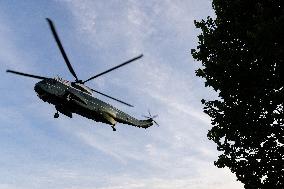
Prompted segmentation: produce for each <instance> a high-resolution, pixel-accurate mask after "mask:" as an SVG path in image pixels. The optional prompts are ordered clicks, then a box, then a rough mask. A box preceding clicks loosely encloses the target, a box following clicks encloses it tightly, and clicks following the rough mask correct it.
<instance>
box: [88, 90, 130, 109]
mask: <svg viewBox="0 0 284 189" xmlns="http://www.w3.org/2000/svg"><path fill="white" fill-rule="evenodd" d="M91 90H92V91H94V92H96V93H98V94H100V95H103V96H105V97H108V98H110V99H112V100H115V101H117V102H120V103H122V104H124V105H126V106H130V107H134V106H133V105H131V104H128V103H126V102H123V101H122V100H118V99H116V98H113V97H111V96H109V95H106V94H104V93H101V92H99V91H96V90H94V89H91Z"/></svg>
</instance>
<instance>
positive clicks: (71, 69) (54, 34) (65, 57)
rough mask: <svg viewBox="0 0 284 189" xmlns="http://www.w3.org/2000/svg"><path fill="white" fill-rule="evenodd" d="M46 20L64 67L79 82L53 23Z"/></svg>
mask: <svg viewBox="0 0 284 189" xmlns="http://www.w3.org/2000/svg"><path fill="white" fill-rule="evenodd" d="M46 20H47V22H48V24H49V27H50V29H51V31H52V34H53V37H54V39H55V41H56V43H57V46H58V48H59V50H60V52H61V54H62V56H63V58H64V60H65V62H66V65H67V67H68V69H69V71H70V72H71V74H72V75H73V76H74V77H75V78H76V81H79V79H78V77H77V75H76V73H75V71H74V69H73V68H72V65H71V63H70V62H69V59H68V57H67V55H66V53H65V51H64V48H63V46H62V44H61V42H60V39H59V37H58V35H57V32H56V30H55V26H54V25H53V22H52V21H51V20H50V19H49V18H46Z"/></svg>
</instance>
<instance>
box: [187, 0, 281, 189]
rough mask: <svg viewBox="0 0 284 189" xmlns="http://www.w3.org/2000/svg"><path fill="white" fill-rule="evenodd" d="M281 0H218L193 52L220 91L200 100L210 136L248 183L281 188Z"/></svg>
mask: <svg viewBox="0 0 284 189" xmlns="http://www.w3.org/2000/svg"><path fill="white" fill-rule="evenodd" d="M281 1H282V3H281ZM283 5H284V3H283V0H213V8H214V10H215V14H216V18H214V19H213V18H211V17H208V18H207V19H206V20H201V21H199V22H196V21H195V26H196V27H197V28H199V29H201V30H202V33H201V34H200V35H199V36H198V39H199V44H198V46H197V48H196V49H193V50H192V55H193V57H194V59H196V60H198V61H201V62H202V65H203V66H202V67H201V68H200V69H198V70H196V75H197V76H200V77H203V78H205V86H211V87H213V89H214V90H215V91H217V92H218V94H219V97H220V98H219V99H217V100H214V101H206V100H202V103H203V104H204V105H205V107H204V112H205V113H207V114H208V115H209V116H210V117H211V120H212V125H213V127H212V129H211V130H210V131H209V132H208V138H209V139H210V140H213V141H214V142H215V143H217V149H218V150H219V151H221V152H222V154H221V155H220V156H219V158H218V160H217V161H216V162H215V165H217V166H218V167H225V166H226V167H229V168H230V170H231V171H232V172H233V173H235V174H236V176H237V178H238V180H240V181H241V182H243V183H244V184H245V188H284V110H283V109H284V108H283V107H284V78H283V73H284V65H283V64H284V62H283V56H284V46H283V44H284V43H283V42H284V6H283Z"/></svg>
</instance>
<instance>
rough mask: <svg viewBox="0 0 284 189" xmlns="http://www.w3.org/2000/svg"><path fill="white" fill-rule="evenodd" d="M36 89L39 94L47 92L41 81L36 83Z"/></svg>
mask: <svg viewBox="0 0 284 189" xmlns="http://www.w3.org/2000/svg"><path fill="white" fill-rule="evenodd" d="M34 90H35V92H36V93H37V94H38V95H44V94H45V91H44V90H43V87H42V84H41V83H37V84H35V87H34Z"/></svg>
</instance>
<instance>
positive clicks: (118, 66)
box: [83, 54, 143, 83]
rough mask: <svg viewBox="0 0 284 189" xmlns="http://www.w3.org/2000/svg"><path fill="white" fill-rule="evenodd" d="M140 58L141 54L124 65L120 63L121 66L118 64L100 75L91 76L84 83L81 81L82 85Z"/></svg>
mask: <svg viewBox="0 0 284 189" xmlns="http://www.w3.org/2000/svg"><path fill="white" fill-rule="evenodd" d="M142 56H143V54H141V55H139V56H137V57H135V58H132V59H130V60H128V61H126V62H124V63H122V64H119V65H117V66H115V67H113V68H110V69H108V70H106V71H104V72H102V73H100V74H97V75H95V76H93V77H91V78H89V79H87V80H86V81H83V83H86V82H88V81H90V80H92V79H95V78H97V77H99V76H101V75H104V74H106V73H108V72H111V71H113V70H115V69H117V68H120V67H121V66H124V65H126V64H129V63H130V62H133V61H135V60H137V59H139V58H141V57H142Z"/></svg>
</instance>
